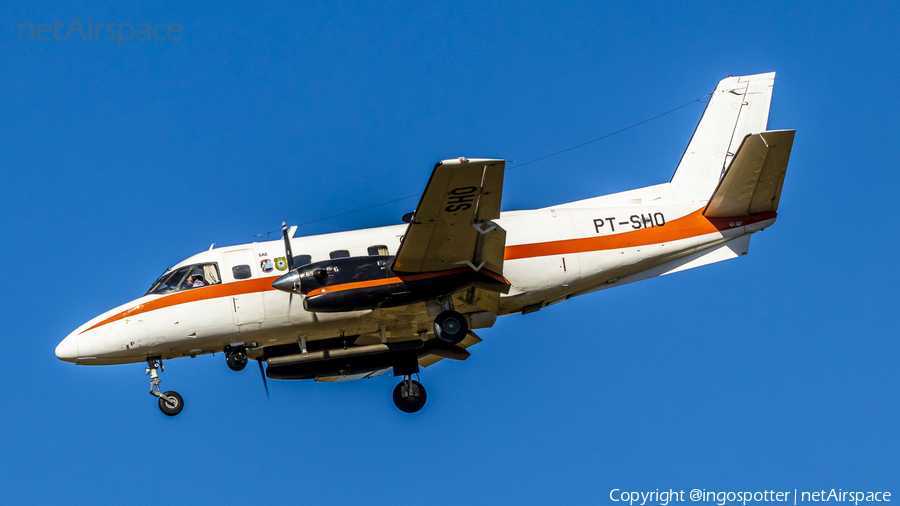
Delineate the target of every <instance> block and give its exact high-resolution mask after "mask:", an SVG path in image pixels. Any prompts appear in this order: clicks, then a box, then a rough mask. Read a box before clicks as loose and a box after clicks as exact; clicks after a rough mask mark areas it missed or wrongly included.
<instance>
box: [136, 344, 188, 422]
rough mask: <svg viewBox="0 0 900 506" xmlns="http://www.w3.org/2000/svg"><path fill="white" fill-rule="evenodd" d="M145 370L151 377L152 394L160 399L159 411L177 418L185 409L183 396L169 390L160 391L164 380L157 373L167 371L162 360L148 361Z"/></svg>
mask: <svg viewBox="0 0 900 506" xmlns="http://www.w3.org/2000/svg"><path fill="white" fill-rule="evenodd" d="M144 370H145V371H146V373H147V374H148V375H150V394H151V395H153V396H154V397H158V398H159V410H160V411H162V413H163V414H164V415H167V416H175V415H177V414H178V413H181V410H182V409H184V399H182V398H181V395H179V394H178V392H176V391H174V390H169V391H168V392H161V391H160V388H159V383H160V381H162V380H161V379H160V377H159V374H158V373H157V372H156V371H157V370H159V371H165V370H166V368H165V367H163V365H162V360H159V359H155V358H151V359H147V368H146V369H144Z"/></svg>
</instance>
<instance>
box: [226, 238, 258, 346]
mask: <svg viewBox="0 0 900 506" xmlns="http://www.w3.org/2000/svg"><path fill="white" fill-rule="evenodd" d="M222 260H223V263H224V264H225V265H224V268H223V269H222V277H223V278H224V280H225V282H226V283H241V282H244V281H246V280H250V279H256V278H258V277H259V269H258V267H257V265H256V264H257V262H256V255H255V254H254V253H253V251H252V250H248V249H245V250H238V251H230V252H228V253H225V254H224V255H222ZM231 299H232V300H231V303H232V304H231V305H232V310H233V315H234V323H235V324H236V325H237V326H238V328H239V329H240V331H241V332H245V331H248V330H255V329H258V328H259V327H260V323H261V322H262V321H263V319H264V318H265V317H266V312H265V309H264V308H263V298H262V293H261V292H251V293H242V294H238V295H233V296H232V297H231Z"/></svg>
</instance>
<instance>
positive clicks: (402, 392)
mask: <svg viewBox="0 0 900 506" xmlns="http://www.w3.org/2000/svg"><path fill="white" fill-rule="evenodd" d="M425 398H426V394H425V387H423V386H422V384H421V383H419V382H418V381H416V380H414V379H412V375H409V374H407V375H406V379H404V380H403V381H401V382H400V383H399V384H398V385H397V386H396V387H395V388H394V404H395V405H396V406H397V408H399V409H400V411H403V412H404V413H415V412H416V411H419V410H420V409H422V406H424V405H425Z"/></svg>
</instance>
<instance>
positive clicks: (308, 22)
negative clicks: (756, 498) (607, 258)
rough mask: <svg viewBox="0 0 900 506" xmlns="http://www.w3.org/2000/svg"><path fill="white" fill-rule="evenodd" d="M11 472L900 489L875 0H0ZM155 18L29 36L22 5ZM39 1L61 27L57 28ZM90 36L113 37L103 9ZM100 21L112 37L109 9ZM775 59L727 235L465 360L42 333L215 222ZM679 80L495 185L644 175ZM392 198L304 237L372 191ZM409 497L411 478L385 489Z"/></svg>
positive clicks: (596, 498) (263, 482)
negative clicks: (758, 166)
mask: <svg viewBox="0 0 900 506" xmlns="http://www.w3.org/2000/svg"><path fill="white" fill-rule="evenodd" d="M0 13H2V20H3V27H4V28H3V30H2V33H3V34H4V35H3V36H2V37H0V55H2V57H3V60H2V61H3V65H0V84H2V88H3V90H4V93H3V97H4V98H3V99H2V100H0V118H2V121H0V138H2V139H3V142H2V147H0V168H2V172H0V177H2V180H0V181H2V184H0V202H2V204H0V210H2V211H0V212H2V220H0V227H2V236H3V237H4V238H6V239H5V242H4V244H5V245H6V247H4V248H2V249H0V256H2V259H3V264H4V265H6V266H7V267H6V268H5V269H4V272H5V277H6V282H5V284H4V288H3V290H2V292H0V302H2V308H3V309H2V311H3V315H4V321H5V325H4V332H3V343H4V345H5V349H6V350H7V352H8V353H7V357H6V360H5V361H4V365H3V366H2V367H0V384H2V385H4V387H5V388H3V390H2V392H0V399H2V400H3V404H4V406H5V408H4V410H3V415H2V416H0V431H2V433H3V434H5V437H3V438H0V485H2V489H3V490H4V502H9V503H10V504H13V503H39V502H40V503H47V502H53V503H61V502H63V501H66V502H69V503H76V504H79V503H80V504H86V503H90V504H109V503H130V502H137V501H139V500H141V501H146V500H152V501H163V500H164V501H165V502H167V503H169V504H194V503H197V502H201V501H202V502H212V501H216V502H220V503H237V502H239V501H247V500H257V501H258V500H266V501H273V502H286V501H291V502H298V503H301V502H302V503H313V504H316V503H326V502H327V503H329V504H359V503H363V502H365V503H373V504H386V503H396V502H397V501H398V500H416V501H418V502H423V503H428V504H459V503H463V502H465V503H476V504H487V503H498V502H499V503H504V504H512V503H530V504H547V503H554V504H555V503H562V504H575V503H597V502H600V503H602V502H607V501H608V499H609V492H610V490H611V489H614V488H618V489H622V490H638V491H640V490H644V491H648V490H655V489H669V488H674V489H684V490H690V489H693V488H701V489H703V488H705V489H708V490H724V491H728V490H751V491H752V490H763V489H774V490H793V489H795V488H797V489H799V490H804V489H808V490H818V489H822V488H824V489H830V488H842V489H843V490H851V489H853V490H888V491H892V492H893V493H894V494H900V479H898V476H900V439H898V435H897V420H898V418H900V402H898V400H900V399H898V393H897V392H898V390H900V375H898V372H897V369H896V366H897V362H898V358H900V343H898V337H900V336H898V331H897V327H896V320H897V316H898V309H900V308H898V296H897V293H896V290H895V287H896V286H897V285H898V281H900V279H898V277H900V276H898V274H897V273H898V269H897V267H896V260H895V252H896V251H897V250H898V246H900V242H898V239H897V234H896V233H895V230H896V223H895V222H896V216H897V211H896V200H897V195H898V190H900V184H898V183H900V176H898V170H897V156H896V154H895V145H896V137H897V133H898V132H897V130H898V129H897V123H896V118H897V117H898V105H897V100H895V99H893V98H891V95H890V94H891V93H892V92H893V90H894V89H895V87H896V85H897V78H898V77H900V76H898V72H897V68H898V63H900V62H898V49H900V47H898V46H900V44H898V37H897V31H896V27H897V23H898V18H900V16H898V14H900V13H898V8H897V7H896V5H895V4H891V3H887V2H883V3H880V2H871V3H865V4H857V3H849V2H841V3H832V2H808V3H801V2H797V3H790V4H784V3H768V2H752V3H747V2H744V3H731V4H729V3H724V2H709V3H703V4H699V3H698V4H687V3H671V4H661V3H656V2H609V3H603V2H567V3H559V2H547V3H542V4H541V3H535V2H521V3H514V2H504V3H494V4H491V3H486V2H472V3H466V2H451V3H443V4H439V3H436V2H427V3H420V4H416V5H413V4H409V3H390V2H380V3H378V4H373V5H362V4H358V3H353V2H328V3H314V4H304V3H293V2H278V3H265V4H259V3H255V2H254V3H250V2H248V3H242V4H238V3H229V4H223V3H221V2H191V3H186V2H171V1H152V2H149V1H148V2H134V3H131V4H129V5H123V4H121V3H120V2H112V3H109V4H101V3H99V2H91V1H83V2H67V3H66V4H65V5H62V4H60V3H58V2H18V1H12V2H4V3H3V4H2V5H0ZM74 18H79V20H80V21H81V22H82V23H85V24H87V22H86V20H88V19H90V20H92V21H91V22H93V23H116V24H122V23H130V24H135V25H137V24H139V23H154V24H157V23H165V24H167V25H170V24H177V25H180V26H181V27H182V31H181V32H180V33H179V32H176V33H178V35H177V37H179V38H180V39H181V40H168V39H167V40H163V41H158V40H154V41H149V42H148V41H137V40H130V41H122V44H121V47H119V45H118V43H117V41H107V40H99V41H97V40H93V41H84V40H80V37H79V36H78V35H73V36H71V37H70V39H69V40H66V41H56V40H51V41H40V40H34V41H32V40H30V39H29V37H28V36H27V35H26V36H25V37H23V39H22V40H19V37H18V27H19V25H20V24H22V23H31V24H34V25H38V24H40V23H51V24H52V23H54V22H55V21H60V22H61V23H63V25H65V27H68V26H69V25H70V24H71V23H72V21H73V19H74ZM65 30H66V28H63V31H65ZM103 35H106V34H105V33H104V34H103ZM126 35H127V34H126ZM769 71H776V72H778V76H777V77H778V79H779V80H778V81H776V88H775V91H774V98H773V102H772V109H771V114H770V119H769V127H770V128H773V129H779V128H794V129H797V137H796V141H795V144H794V149H793V153H792V157H791V163H790V166H789V170H788V174H787V180H786V183H785V186H784V193H783V196H782V201H781V206H780V208H779V220H778V223H777V224H776V225H775V226H774V227H772V228H770V229H768V230H766V231H765V232H763V233H761V234H759V235H757V236H754V239H753V242H752V244H751V248H750V255H748V256H747V257H743V258H741V259H739V260H735V261H730V262H724V263H720V264H716V265H712V266H708V267H704V268H702V269H696V270H691V271H688V272H686V273H681V274H676V275H672V276H666V277H664V278H661V279H654V280H649V281H645V282H641V283H637V284H633V285H629V286H625V287H621V288H617V289H614V290H609V291H605V292H602V293H598V294H593V295H588V296H584V297H580V298H576V299H573V300H570V301H567V302H566V303H565V304H559V305H556V306H553V307H552V308H547V309H545V310H542V311H540V312H538V313H535V314H531V315H527V316H521V315H516V316H509V317H505V318H502V319H500V320H499V321H498V322H497V324H496V325H495V326H494V327H493V328H492V329H487V330H483V331H481V332H480V335H481V336H482V337H483V338H484V342H483V343H481V344H479V345H478V346H477V347H475V348H473V349H472V350H471V351H472V357H471V358H470V359H469V360H468V361H467V362H465V363H441V364H439V365H437V366H435V367H432V368H429V369H428V370H427V371H425V372H424V373H423V374H422V379H423V383H424V384H425V385H426V386H427V388H428V398H429V401H428V405H427V406H426V407H425V409H424V410H423V411H422V412H420V413H419V414H418V415H416V416H409V415H405V414H403V413H400V412H399V411H398V410H397V409H396V408H394V406H393V404H392V402H391V400H390V393H391V390H392V389H393V386H394V383H395V382H394V380H393V379H389V378H386V377H382V378H377V379H372V380H366V381H358V382H350V383H346V384H316V383H312V382H308V381H306V382H276V381H272V382H270V389H271V394H272V395H271V398H270V399H268V400H267V399H266V396H265V394H264V392H263V390H262V386H261V385H260V379H259V376H258V374H257V372H256V371H255V370H254V368H248V369H247V370H245V371H243V372H242V373H233V372H231V371H230V370H228V369H227V367H226V366H225V364H224V363H223V362H224V360H222V357H221V356H216V357H198V358H196V359H181V360H175V361H171V362H169V363H167V368H166V371H165V373H164V374H163V386H164V387H168V388H170V389H176V390H178V391H179V392H180V393H182V394H183V395H184V396H185V399H186V408H185V411H184V412H183V413H182V414H181V415H180V416H178V417H176V418H167V417H165V416H163V415H162V414H160V413H159V411H158V410H157V408H156V406H155V404H156V403H155V401H154V399H153V398H152V397H151V396H150V395H148V394H147V388H148V380H147V378H146V376H144V371H143V366H142V365H141V364H136V365H126V366H113V367H99V368H88V367H76V366H73V365H71V364H65V363H62V362H60V361H58V360H57V359H56V358H55V356H54V354H53V350H54V347H55V346H56V344H57V343H58V342H59V341H60V340H61V339H62V338H63V337H64V336H65V335H66V334H68V333H69V332H70V331H72V330H73V329H74V328H75V327H77V326H78V325H80V324H81V323H83V322H84V321H86V320H88V319H89V318H91V317H93V316H95V315H97V314H99V313H101V312H103V311H105V310H107V309H110V308H112V307H114V306H116V305H118V304H121V303H124V302H127V301H129V300H131V299H133V298H135V297H137V296H139V295H140V294H142V293H143V292H144V291H145V290H146V289H147V287H148V286H149V284H150V283H151V282H152V281H153V280H154V279H155V278H156V277H157V276H158V275H159V274H160V273H161V272H162V271H163V270H164V269H165V268H166V267H168V266H171V265H173V264H174V263H176V262H178V261H180V260H182V259H183V258H185V257H188V256H190V255H192V254H194V253H196V252H198V251H201V250H204V249H206V248H208V247H209V245H210V244H211V243H217V244H220V245H222V244H237V243H242V242H248V241H252V240H253V236H254V234H258V233H264V232H267V231H270V230H277V229H278V228H279V226H280V224H281V222H282V221H287V222H288V223H294V224H296V223H303V222H308V221H312V220H317V219H319V218H324V217H327V216H331V215H335V214H339V213H342V212H345V211H349V210H353V209H356V208H359V207H364V206H367V205H371V204H376V203H379V202H383V201H386V200H391V199H395V198H398V197H402V196H406V195H412V194H415V193H418V192H420V191H421V190H422V189H423V187H424V184H425V182H426V181H427V178H428V175H429V173H430V169H431V167H432V165H433V164H434V162H436V161H437V160H440V159H443V158H449V157H456V156H469V157H497V158H506V159H509V160H514V161H516V162H525V161H529V160H532V159H535V158H539V157H541V156H544V155H547V154H549V153H553V152H556V151H559V150H562V149H565V148H568V147H570V146H574V145H577V144H580V143H582V142H585V141H588V140H591V139H594V138H597V137H600V136H602V135H605V134H607V133H610V132H613V131H616V130H619V129H621V128H624V127H627V126H629V125H632V124H634V123H637V122H639V121H643V120H645V119H647V118H650V117H653V116H655V115H657V114H659V113H662V112H665V111H668V110H670V109H673V108H675V107H677V106H680V105H682V104H685V103H688V102H690V101H692V100H694V99H696V98H698V97H701V96H703V95H705V94H706V93H708V92H710V91H711V90H712V89H713V87H714V86H715V84H716V82H718V81H719V80H720V79H722V78H724V77H725V76H727V75H729V74H734V75H739V74H751V73H760V72H769ZM702 110H703V106H702V104H699V103H698V104H694V105H692V106H689V107H685V108H683V109H680V110H679V111H677V112H675V113H672V114H670V115H667V116H665V117H663V118H661V119H658V120H655V121H653V122H650V123H647V124H646V125H643V126H640V127H638V128H635V129H632V130H629V131H628V132H625V133H623V134H620V135H616V136H613V137H611V138H609V139H606V140H603V141H600V142H597V143H594V144H592V145H590V146H587V147H584V148H580V149H577V150H574V151H571V152H568V153H566V154H563V155H560V156H556V157H553V158H550V159H547V160H544V161H541V162H539V163H534V164H531V165H528V166H526V167H522V168H520V169H518V170H515V171H510V172H509V173H508V174H507V178H506V183H505V190H504V192H505V193H504V202H505V204H504V209H526V208H533V207H542V206H548V205H552V204H555V203H560V202H565V201H570V200H576V199H580V198H587V197H590V196H595V195H601V194H606V193H611V192H615V191H621V190H627V189H631V188H636V187H640V186H646V185H650V184H655V183H659V182H663V181H667V180H668V179H669V177H670V176H671V173H672V171H673V170H674V167H675V165H676V163H677V161H678V158H679V157H680V156H681V153H682V151H683V149H684V146H685V145H686V143H687V141H688V139H689V138H690V135H691V132H692V131H693V128H694V126H695V124H696V122H697V121H698V119H699V117H700V114H701V113H702ZM414 205H415V200H409V201H404V202H400V203H396V204H391V205H387V206H383V207H378V208H375V209H372V210H369V211H366V212H362V213H356V214H351V215H346V216H342V217H339V218H335V219H331V220H326V221H320V222H316V223H313V224H310V225H308V226H304V227H302V228H301V230H300V232H299V234H298V235H308V234H317V233H326V232H332V231H341V230H351V229H355V228H364V227H369V226H378V225H387V224H393V223H398V222H399V218H400V216H401V215H403V214H404V213H406V212H408V211H410V210H412V208H413V206H414ZM407 498H408V499H407Z"/></svg>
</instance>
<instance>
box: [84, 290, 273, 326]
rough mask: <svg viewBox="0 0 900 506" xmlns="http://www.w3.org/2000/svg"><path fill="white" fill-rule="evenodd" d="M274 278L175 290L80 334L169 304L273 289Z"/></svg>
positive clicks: (174, 304) (114, 316) (175, 304)
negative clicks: (181, 290)
mask: <svg viewBox="0 0 900 506" xmlns="http://www.w3.org/2000/svg"><path fill="white" fill-rule="evenodd" d="M274 279H276V278H275V277H274V276H271V277H266V278H258V279H248V280H245V281H235V282H232V283H222V284H219V285H210V286H204V287H201V288H194V289H193V290H185V291H183V292H175V293H172V294H169V295H164V296H162V297H160V298H158V299H153V300H149V301H147V302H144V303H143V304H138V305H137V306H134V307H133V308H131V309H126V310H125V311H122V312H121V313H118V314H115V315H113V316H110V317H109V318H107V319H105V320H103V321H101V322H99V323H97V324H95V325H94V326H92V327H90V328H87V329H84V330H82V331H81V332H80V334H84V333H85V332H87V331H88V330H91V329H95V328H97V327H99V326H101V325H106V324H107V323H112V322H114V321H117V320H121V319H123V318H127V317H129V316H134V315H138V314H141V313H146V312H148V311H155V310H157V309H162V308H166V307H170V306H177V305H179V304H186V303H188V302H196V301H199V300H207V299H215V298H217V297H228V296H231V295H241V294H244V293H255V292H265V291H269V290H274V288H272V281H273V280H274Z"/></svg>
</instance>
